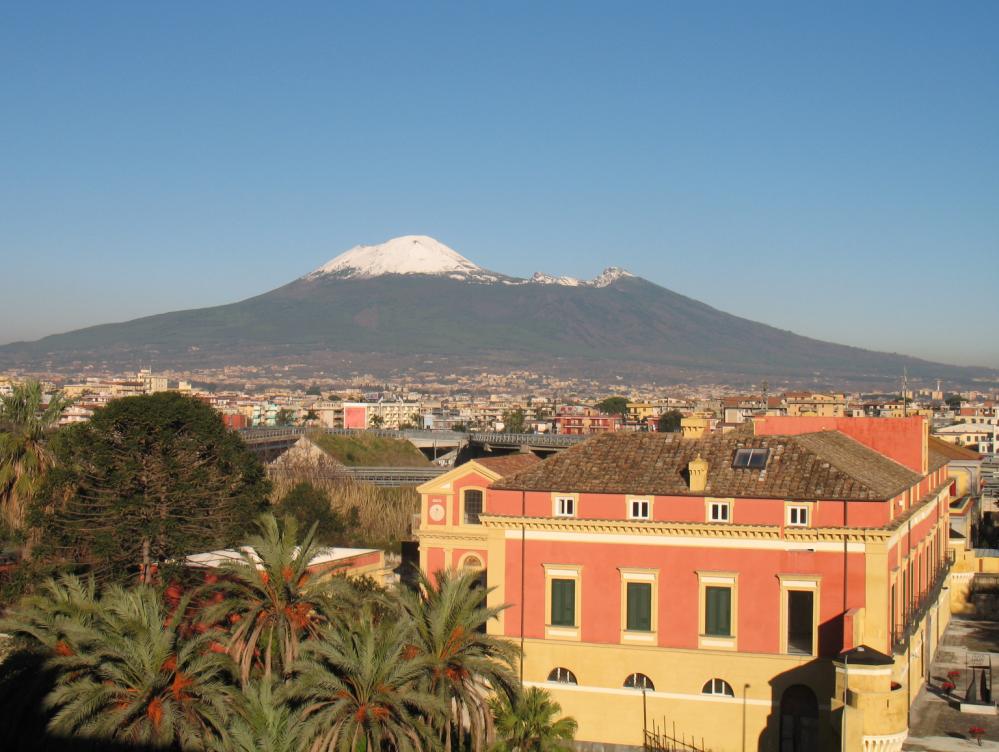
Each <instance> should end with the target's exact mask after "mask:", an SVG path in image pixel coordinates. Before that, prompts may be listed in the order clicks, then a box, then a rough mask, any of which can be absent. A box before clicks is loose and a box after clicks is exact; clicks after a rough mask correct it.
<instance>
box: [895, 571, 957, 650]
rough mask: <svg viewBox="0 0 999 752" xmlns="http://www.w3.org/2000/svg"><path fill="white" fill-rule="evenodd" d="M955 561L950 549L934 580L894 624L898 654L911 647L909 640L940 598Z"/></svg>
mask: <svg viewBox="0 0 999 752" xmlns="http://www.w3.org/2000/svg"><path fill="white" fill-rule="evenodd" d="M953 563H954V552H953V551H948V552H947V558H946V559H944V561H943V563H942V564H941V565H940V567H939V568H938V569H937V571H936V573H935V574H934V575H933V580H932V581H931V582H930V586H929V587H928V588H927V589H926V592H924V593H923V594H922V595H921V596H920V597H919V599H918V600H916V601H914V602H913V603H912V604H911V605H910V606H909V607H908V608H907V609H905V611H904V612H903V614H902V619H901V621H899V622H897V623H896V624H894V625H893V626H892V635H891V637H892V650H893V651H894V652H895V654H896V655H901V654H902V653H905V651H906V650H908V649H909V640H910V639H911V638H912V636H913V635H914V634H915V633H916V632H917V631H918V629H919V625H920V624H921V623H922V621H923V619H924V618H925V617H926V614H927V613H928V612H929V610H930V608H931V607H932V606H933V604H934V603H936V602H937V600H938V599H939V598H940V591H941V590H942V589H943V586H944V583H945V582H947V575H949V574H950V568H951V566H952V565H953Z"/></svg>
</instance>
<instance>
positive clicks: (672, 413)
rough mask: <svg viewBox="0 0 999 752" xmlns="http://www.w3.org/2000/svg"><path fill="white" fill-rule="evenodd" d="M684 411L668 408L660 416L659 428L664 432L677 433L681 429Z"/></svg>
mask: <svg viewBox="0 0 999 752" xmlns="http://www.w3.org/2000/svg"><path fill="white" fill-rule="evenodd" d="M681 420H683V413H681V412H680V411H679V410H667V411H666V412H664V413H663V414H662V415H660V416H659V430H660V431H661V432H662V433H676V432H677V431H679V430H680V421H681Z"/></svg>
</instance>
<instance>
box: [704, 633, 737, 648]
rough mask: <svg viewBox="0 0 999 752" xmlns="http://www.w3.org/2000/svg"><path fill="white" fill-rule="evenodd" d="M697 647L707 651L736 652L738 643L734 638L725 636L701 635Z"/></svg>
mask: <svg viewBox="0 0 999 752" xmlns="http://www.w3.org/2000/svg"><path fill="white" fill-rule="evenodd" d="M697 647H699V648H703V649H705V650H735V649H736V641H735V637H734V636H729V637H725V636H724V635H699V636H698V638H697Z"/></svg>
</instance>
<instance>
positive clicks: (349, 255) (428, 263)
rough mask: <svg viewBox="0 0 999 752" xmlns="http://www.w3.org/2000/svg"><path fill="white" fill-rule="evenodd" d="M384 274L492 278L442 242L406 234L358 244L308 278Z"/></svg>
mask: <svg viewBox="0 0 999 752" xmlns="http://www.w3.org/2000/svg"><path fill="white" fill-rule="evenodd" d="M384 274H429V275H436V276H448V277H452V278H456V279H468V278H478V277H481V276H487V275H489V273H488V272H486V270H485V269H483V268H482V267H480V266H478V265H477V264H474V263H472V262H471V261H469V260H468V259H467V258H465V257H464V256H462V255H461V254H460V253H458V252H457V251H455V250H454V249H453V248H449V247H448V246H446V245H444V244H443V243H441V242H440V241H439V240H435V239H434V238H431V237H428V236H427V235H403V236H402V237H398V238H392V239H391V240H387V241H385V242H384V243H380V244H379V245H356V246H354V247H353V248H351V249H350V250H349V251H345V252H343V253H341V254H340V255H339V256H337V257H336V258H335V259H333V260H331V261H327V262H326V263H325V264H323V265H322V266H320V267H319V268H318V269H316V270H315V271H314V272H312V273H311V274H308V275H306V277H307V278H308V279H314V278H316V277H323V276H327V275H332V276H336V277H339V278H341V279H367V278H370V277H380V276H382V275H384Z"/></svg>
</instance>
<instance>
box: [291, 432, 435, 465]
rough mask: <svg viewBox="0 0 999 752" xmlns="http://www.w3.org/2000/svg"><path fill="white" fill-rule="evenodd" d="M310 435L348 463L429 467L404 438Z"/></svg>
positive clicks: (424, 459)
mask: <svg viewBox="0 0 999 752" xmlns="http://www.w3.org/2000/svg"><path fill="white" fill-rule="evenodd" d="M309 439H310V440H311V441H312V442H313V443H314V444H315V445H316V446H318V447H320V448H321V449H323V450H324V451H325V452H326V453H327V454H329V455H330V456H331V457H333V458H334V459H335V460H336V461H337V462H340V463H342V464H344V465H347V466H348V467H430V460H428V459H427V458H426V457H424V456H423V453H422V452H421V451H420V450H419V449H417V448H416V447H415V446H413V445H412V444H410V443H409V442H408V441H406V440H405V439H387V438H382V437H380V436H372V435H371V434H358V435H356V436H334V435H332V434H328V433H316V434H314V435H311V436H309Z"/></svg>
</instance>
